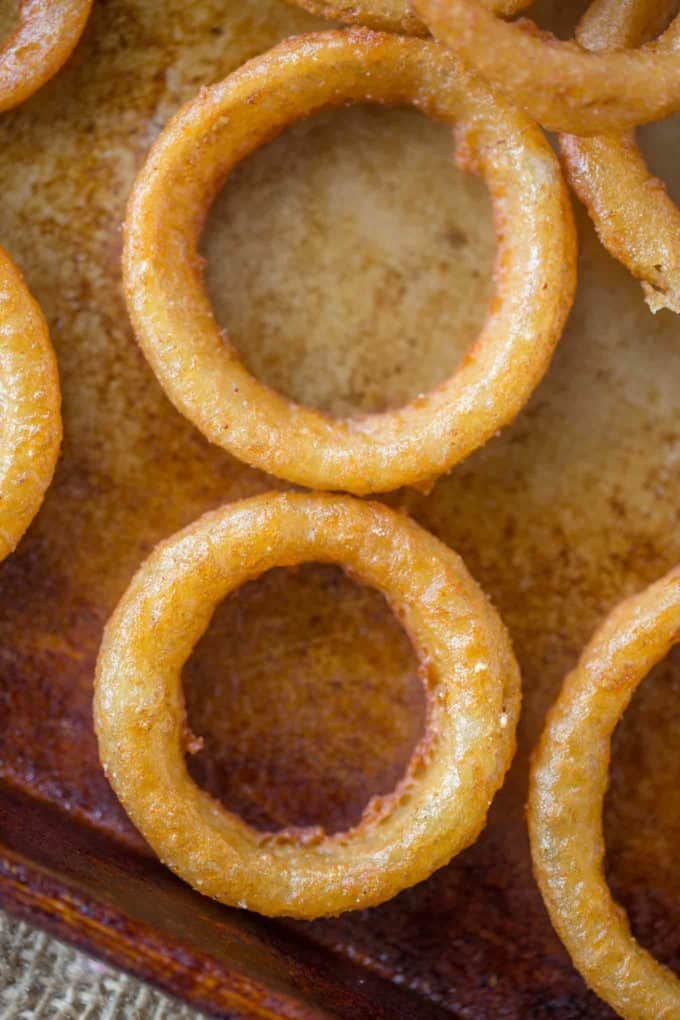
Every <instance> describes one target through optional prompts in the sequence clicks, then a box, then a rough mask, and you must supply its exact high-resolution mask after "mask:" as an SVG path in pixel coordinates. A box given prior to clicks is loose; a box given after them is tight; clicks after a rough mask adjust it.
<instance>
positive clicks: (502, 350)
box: [123, 28, 576, 494]
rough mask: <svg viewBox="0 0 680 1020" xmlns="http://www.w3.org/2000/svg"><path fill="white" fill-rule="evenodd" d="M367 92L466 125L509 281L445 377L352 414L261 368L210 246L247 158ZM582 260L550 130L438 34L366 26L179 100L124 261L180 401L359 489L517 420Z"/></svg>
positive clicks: (240, 448) (220, 440)
mask: <svg viewBox="0 0 680 1020" xmlns="http://www.w3.org/2000/svg"><path fill="white" fill-rule="evenodd" d="M367 101H371V102H380V103H389V104H393V105H404V104H411V105H414V106H416V107H418V108H419V109H422V110H423V111H424V112H426V113H427V114H429V115H430V116H432V117H434V118H439V119H441V120H444V121H449V122H450V121H457V122H458V128H459V136H458V137H459V146H458V155H459V160H461V161H462V162H464V163H465V165H466V166H468V167H469V168H471V169H478V170H479V171H480V172H481V173H483V174H484V176H485V177H486V179H487V182H488V185H489V189H490V192H491V196H492V200H493V206H494V210H495V221H496V225H497V235H498V252H497V257H496V274H495V275H496V284H497V287H496V295H495V298H494V300H493V302H492V304H491V307H490V309H489V313H488V317H487V320H486V323H485V326H484V328H483V329H482V332H481V334H480V336H479V338H478V340H477V342H476V343H475V344H474V346H473V347H472V348H471V350H470V351H469V352H468V354H467V356H466V358H465V359H464V361H463V363H462V365H461V366H460V368H459V369H458V371H457V372H456V373H455V374H454V375H453V376H452V377H451V378H450V379H449V380H448V381H447V382H445V383H443V384H442V385H440V386H439V387H437V388H436V389H435V390H433V391H432V392H431V393H429V394H426V395H424V396H421V397H418V398H417V399H415V400H413V401H411V402H410V403H409V404H406V405H405V406H404V407H402V408H399V409H398V410H395V411H387V412H384V413H381V414H372V415H366V416H363V417H356V418H352V419H347V420H339V419H333V418H331V417H329V416H328V415H326V414H323V413H321V412H318V411H316V410H314V409H312V408H308V407H303V406H301V405H299V404H295V403H293V402H292V401H289V400H287V399H285V398H284V397H283V396H281V395H280V394H278V393H275V392H274V391H273V390H271V389H270V388H269V387H267V386H265V385H263V384H262V383H260V382H258V381H257V380H256V379H255V378H253V376H252V375H251V374H250V373H249V372H248V371H247V369H246V368H245V367H244V366H243V364H242V363H241V361H240V360H239V358H238V356H237V353H236V351H235V350H234V348H233V347H232V346H231V345H230V344H229V342H228V339H227V338H226V337H225V334H224V331H223V330H221V329H220V327H219V325H218V324H217V322H216V321H215V318H214V315H213V311H212V308H211V304H210V299H209V297H208V294H207V291H206V288H205V284H204V281H203V275H202V264H201V258H200V256H199V254H198V252H197V244H198V239H199V235H200V232H201V227H202V224H203V221H204V218H205V214H206V211H207V208H208V206H209V204H210V202H211V200H212V199H213V197H214V196H215V194H216V192H217V191H218V189H219V187H220V186H221V184H222V182H223V180H224V178H225V176H226V175H227V174H228V172H229V171H230V170H231V169H232V168H233V167H234V166H235V165H236V164H237V163H238V162H239V160H241V159H244V158H245V157H246V156H247V155H248V154H249V153H251V152H253V151H254V150H255V149H257V148H258V147H259V146H260V145H262V143H263V142H265V141H267V140H268V139H270V138H272V137H273V136H274V135H276V134H278V133H279V132H280V131H282V130H283V129H284V128H285V127H287V126H288V125H289V124H291V123H293V122H294V121H296V120H299V119H300V118H301V117H304V116H307V115H309V114H313V113H315V112H316V111H318V110H320V109H322V108H323V107H327V106H338V105H341V104H345V103H359V102H367ZM575 267H576V241H575V233H574V225H573V220H572V213H571V207H570V204H569V196H568V193H567V189H566V184H565V182H564V180H563V177H562V174H561V172H560V169H559V165H558V163H557V160H556V159H555V157H554V154H553V153H552V150H551V149H550V147H549V145H548V144H547V142H546V141H545V139H544V137H543V135H542V133H541V132H540V130H539V129H538V128H537V127H536V126H535V125H533V124H532V123H531V122H530V121H529V120H528V119H527V118H526V117H525V116H524V115H523V114H522V113H521V112H519V111H517V110H515V109H513V108H511V107H509V106H507V105H506V104H504V103H502V102H497V101H496V100H495V99H494V97H493V96H492V95H491V94H490V93H489V92H488V90H487V89H486V87H485V86H483V85H482V84H480V83H479V81H478V80H477V79H476V78H475V77H473V76H472V75H471V74H470V73H468V72H467V71H466V70H465V69H464V68H463V67H462V66H461V65H460V63H459V62H458V61H457V60H456V59H455V57H453V56H452V55H451V54H449V53H448V52H447V51H446V50H445V49H444V48H443V47H440V46H438V45H437V44H436V43H435V42H433V41H428V40H422V39H416V38H414V37H410V38H408V37H403V36H396V35H387V34H386V35H381V34H376V33H374V32H371V31H370V30H369V29H365V28H363V29H346V30H344V31H335V32H327V33H322V34H318V35H308V36H299V37H297V38H294V39H289V40H286V41H285V42H283V43H281V44H280V45H279V46H277V47H276V48H275V49H273V50H271V51H270V52H269V53H267V54H265V55H264V56H261V57H257V58H255V59H254V60H252V61H251V62H250V63H248V64H246V65H245V66H244V67H242V68H241V69H240V70H239V71H237V72H236V73H235V74H232V75H231V76H230V77H228V78H227V79H225V81H223V82H221V83H219V84H217V85H214V86H212V87H210V88H207V89H203V90H202V91H201V93H200V94H199V96H198V97H197V98H196V99H194V100H193V101H192V102H190V103H189V104H187V105H186V106H185V107H184V108H183V109H182V110H180V112H179V113H178V114H177V116H176V117H175V118H174V119H173V120H172V121H171V123H170V124H169V126H168V127H167V128H166V129H165V130H164V131H163V133H162V134H161V136H160V138H159V139H158V141H157V142H156V144H155V146H154V148H153V150H152V152H151V154H150V156H149V158H148V160H147V163H146V165H145V167H144V168H143V169H142V171H141V174H140V176H139V177H138V179H137V182H136V184H135V187H134V189H133V193H132V196H131V199H130V204H129V208H128V216H127V223H126V239H125V249H124V256H123V268H124V277H125V290H126V295H127V302H128V308H129V311H130V315H131V318H132V322H133V325H134V329H135V332H136V335H137V338H138V340H139V343H140V345H141V347H142V349H143V351H144V353H145V355H146V357H147V359H148V360H149V362H150V363H151V366H152V368H153V370H154V372H155V373H156V376H157V377H158V379H159V381H160V383H161V385H162V386H163V388H164V389H165V392H166V393H167V395H168V396H169V397H170V399H171V400H172V401H173V403H174V404H175V406H176V407H177V408H178V409H179V410H180V411H181V412H182V413H183V414H185V415H186V416H187V417H188V418H189V419H190V420H191V421H193V422H194V424H195V425H197V426H198V427H199V428H200V430H201V431H202V432H203V434H204V435H205V436H207V438H208V439H210V440H212V442H214V443H216V444H218V445H219V446H222V447H224V448H225V449H227V450H228V451H230V452H231V453H232V454H234V455H235V456H237V457H239V458H240V459H241V460H244V461H246V462H247V463H249V464H251V465H253V466H255V467H259V468H261V469H263V470H264V471H267V472H269V473H270V474H272V475H276V476H278V477H281V478H285V479H288V480H289V481H291V482H295V483H298V484H301V485H305V486H308V487H309V488H313V489H338V490H340V489H344V490H346V491H349V492H354V493H358V494H364V493H369V492H386V491H388V490H391V489H395V488H398V487H399V486H401V485H408V484H414V485H415V484H423V483H427V482H430V481H431V480H432V479H433V478H436V477H437V476H438V475H440V474H442V473H443V472H445V471H447V470H448V469H449V468H451V467H452V466H453V465H454V464H455V463H457V462H458V461H460V460H462V459H463V458H464V457H466V456H467V455H468V454H469V453H471V452H472V451H473V450H474V449H476V448H477V447H479V446H481V445H482V444H483V443H484V442H486V440H487V439H489V438H490V437H491V436H493V435H494V433H495V432H496V431H497V430H498V429H499V428H501V427H502V426H503V425H505V424H507V423H508V422H510V421H511V420H512V419H513V418H514V416H515V415H516V414H517V412H518V411H519V410H520V409H521V408H522V406H523V405H524V404H525V402H526V400H527V399H528V397H529V395H530V394H531V392H532V391H533V389H534V388H535V386H536V385H537V384H538V382H539V381H540V379H541V378H542V376H543V375H544V373H545V371H546V369H547V367H548V365H549V363H550V359H551V356H552V353H553V350H554V348H555V345H556V343H557V341H558V339H559V337H560V335H561V332H562V329H563V326H564V322H565V319H566V317H567V314H568V312H569V309H570V307H571V303H572V300H573V294H574V287H575V274H576V268H575ZM424 328H425V324H424Z"/></svg>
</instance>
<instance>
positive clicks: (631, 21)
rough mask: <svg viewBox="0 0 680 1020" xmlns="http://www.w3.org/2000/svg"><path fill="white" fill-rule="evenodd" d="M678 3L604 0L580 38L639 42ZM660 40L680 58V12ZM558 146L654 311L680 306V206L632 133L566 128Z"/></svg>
mask: <svg viewBox="0 0 680 1020" xmlns="http://www.w3.org/2000/svg"><path fill="white" fill-rule="evenodd" d="M672 6H673V4H672V3H669V2H668V0H665V2H662V3H658V2H657V3H650V2H649V0H629V2H628V3H620V2H619V0H600V2H599V3H597V4H593V5H592V7H591V8H590V9H589V10H588V12H587V13H586V15H585V16H584V17H583V19H582V21H581V23H580V25H579V27H578V30H577V39H578V41H579V42H580V43H581V45H583V46H585V47H587V48H588V49H592V50H601V49H609V48H611V49H613V48H615V47H621V46H635V45H638V44H639V43H640V42H641V40H642V39H643V38H644V36H645V34H646V32H647V30H648V28H649V20H650V16H652V17H656V15H658V14H659V11H658V8H659V7H662V8H666V9H667V11H669V10H670V8H671V7H672ZM661 13H664V12H663V11H662V12H661ZM662 45H663V46H664V47H665V48H667V49H669V50H670V51H671V52H673V51H674V52H675V53H676V54H677V57H676V59H677V60H678V61H680V18H678V19H676V20H675V22H674V23H673V25H672V27H671V29H670V31H669V32H667V33H666V35H665V36H664V37H663V40H662ZM560 149H561V152H562V156H563V157H564V163H565V167H566V171H567V176H568V178H569V183H570V184H571V186H572V187H573V189H574V191H575V192H576V193H577V195H578V196H579V198H580V199H581V201H582V202H583V203H584V205H585V206H586V207H587V209H588V212H589V213H590V215H591V217H592V220H593V223H594V224H595V227H596V229H597V232H598V234H599V237H600V240H601V241H602V243H603V244H604V246H605V247H606V248H607V249H608V251H610V252H611V253H612V255H613V256H614V257H615V258H617V259H619V261H620V262H622V263H623V264H624V266H626V267H627V268H628V269H629V270H630V272H631V273H632V274H633V276H636V277H637V278H638V279H639V280H640V281H641V282H642V289H643V290H644V293H645V298H646V300H647V304H648V305H649V307H650V308H651V309H652V311H653V312H658V311H659V309H661V308H670V309H671V310H672V311H674V312H680V209H678V207H677V205H676V204H675V202H674V201H673V200H672V199H671V198H670V196H669V195H668V192H667V191H666V188H665V185H664V183H663V181H660V180H659V179H658V178H657V177H655V176H654V174H652V173H651V172H650V170H649V167H648V166H647V163H646V161H645V158H644V156H643V155H642V153H641V151H640V149H639V147H638V145H637V143H636V141H635V136H634V134H632V133H630V134H628V133H627V134H620V135H615V134H609V135H600V136H597V137H595V138H579V137H578V136H577V135H562V136H561V138H560Z"/></svg>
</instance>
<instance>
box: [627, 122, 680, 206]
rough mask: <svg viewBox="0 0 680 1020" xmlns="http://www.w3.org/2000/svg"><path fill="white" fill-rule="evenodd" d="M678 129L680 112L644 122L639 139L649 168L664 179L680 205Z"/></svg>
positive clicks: (639, 130)
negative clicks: (654, 121) (661, 118)
mask: <svg viewBox="0 0 680 1020" xmlns="http://www.w3.org/2000/svg"><path fill="white" fill-rule="evenodd" d="M678 129H680V114H676V115H675V116H674V117H668V118H667V119H666V120H659V121H656V123H654V124H643V125H642V127H639V128H638V130H637V141H638V144H639V146H640V148H641V149H642V152H643V154H644V157H645V159H646V161H647V165H648V167H649V169H650V170H651V171H652V173H653V174H655V175H656V176H657V177H658V178H659V180H661V181H663V183H664V184H665V186H666V190H667V191H668V194H669V195H670V197H671V198H672V199H673V201H674V202H675V203H676V205H678V206H680V165H679V164H678V148H677V139H678Z"/></svg>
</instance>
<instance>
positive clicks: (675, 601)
mask: <svg viewBox="0 0 680 1020" xmlns="http://www.w3.org/2000/svg"><path fill="white" fill-rule="evenodd" d="M679 639H680V568H676V569H675V570H673V571H671V573H669V574H668V575H667V576H666V577H664V578H663V579H662V580H661V581H658V582H657V583H656V584H653V585H651V586H650V587H649V588H647V589H646V590H645V591H643V592H642V593H641V594H638V595H635V596H634V597H633V598H630V599H627V600H626V601H625V602H623V603H621V604H620V605H619V606H617V608H616V609H615V610H614V611H613V612H612V613H611V614H610V616H609V617H608V618H607V620H606V621H605V622H604V624H603V625H602V626H601V627H600V629H599V630H598V631H597V632H596V634H595V636H594V637H593V639H592V640H591V642H590V644H589V645H588V646H587V648H586V650H585V652H584V653H583V655H582V657H581V660H580V662H579V663H578V665H577V667H576V669H575V670H574V671H573V672H572V673H571V674H570V675H569V676H568V677H567V679H566V681H565V683H564V686H563V688H562V692H561V694H560V696H559V698H558V700H557V703H556V704H555V706H554V707H553V708H552V710H551V712H550V715H549V717H548V723H547V726H546V729H545V732H544V733H543V736H542V738H541V741H540V744H539V746H538V750H537V752H536V755H535V759H534V762H533V766H532V774H531V789H530V796H529V831H530V836H531V850H532V856H533V862H534V871H535V873H536V878H537V880H538V883H539V885H540V887H541V892H542V894H543V899H544V901H545V904H546V906H547V908H548V912H549V914H550V917H551V919H552V923H553V925H554V927H555V929H556V931H557V933H558V935H559V936H560V938H561V939H562V941H563V942H564V944H565V946H566V948H567V950H568V951H569V953H570V955H571V958H572V960H573V962H574V964H575V966H576V967H577V969H578V970H579V971H580V972H581V974H582V975H583V977H584V978H585V980H586V981H587V982H588V984H589V985H590V987H591V988H592V989H593V990H594V991H595V992H597V994H598V995H600V996H601V997H602V998H603V999H604V1000H605V1001H606V1002H608V1003H609V1005H610V1006H612V1008H613V1009H615V1010H616V1011H617V1013H619V1014H620V1015H621V1016H622V1017H626V1018H628V1020H671V1018H675V1017H678V1016H680V979H678V977H677V976H676V975H675V974H673V973H672V972H671V971H670V970H668V969H667V968H666V967H664V966H662V965H661V964H660V963H658V962H657V961H656V960H654V958H653V957H652V956H651V955H650V954H649V953H648V952H647V951H646V950H645V949H643V948H642V947H641V946H640V945H639V944H638V943H637V942H636V941H635V939H634V938H633V936H632V934H631V932H630V928H629V926H628V922H627V920H626V916H625V913H624V912H623V910H622V909H621V908H620V907H619V906H618V905H617V904H616V903H615V902H614V900H613V899H612V896H611V893H610V891H609V888H608V886H607V883H606V880H605V876H604V870H603V860H604V853H605V847H604V834H603V830H602V803H603V799H604V794H605V790H606V788H607V773H608V769H609V760H610V755H611V737H612V733H613V731H614V728H615V727H616V724H617V722H618V720H619V719H620V717H621V716H622V714H623V712H624V711H625V709H626V707H627V705H628V703H629V701H630V699H631V697H632V695H633V693H634V691H635V690H636V688H637V686H638V685H639V683H640V682H641V680H642V679H643V678H644V677H645V676H646V674H647V673H648V672H649V670H650V669H651V668H652V666H654V665H655V664H656V663H657V662H659V661H660V660H661V659H662V658H663V657H664V656H665V655H666V654H667V652H668V651H669V649H670V648H671V646H672V645H673V644H675V643H676V642H677V641H678V640H679Z"/></svg>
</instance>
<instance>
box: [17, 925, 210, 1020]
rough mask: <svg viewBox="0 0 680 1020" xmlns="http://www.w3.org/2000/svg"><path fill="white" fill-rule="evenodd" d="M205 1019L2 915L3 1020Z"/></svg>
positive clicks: (119, 973) (145, 986)
mask: <svg viewBox="0 0 680 1020" xmlns="http://www.w3.org/2000/svg"><path fill="white" fill-rule="evenodd" d="M201 1016H202V1015H201V1014H199V1013H197V1012H195V1010H193V1009H189V1008H188V1007H187V1006H183V1005H182V1004H181V1003H180V1002H177V1001H176V1000H175V999H171V998H169V997H168V996H166V995H163V994H161V993H160V992H158V991H156V989H155V988H150V987H149V986H148V985H145V984H143V983H142V982H141V981H137V980H136V979H135V978H131V977H129V976H128V975H127V974H123V973H121V972H120V971H117V970H114V969H113V968H111V967H107V966H105V965H104V964H103V963H99V962H98V961H97V960H92V959H90V957H88V956H85V955H84V954H83V953H79V952H77V951H76V950H75V949H71V947H70V946H66V945H64V944H63V943H62V942H57V941H56V939H53V938H50V936H49V935H45V934H44V933H43V932H40V931H36V930H35V929H34V928H30V927H29V926H28V925H27V924H22V923H20V922H19V921H15V920H14V919H13V918H10V917H8V916H7V914H4V913H3V912H2V911H0V1020H200V1018H201Z"/></svg>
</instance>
